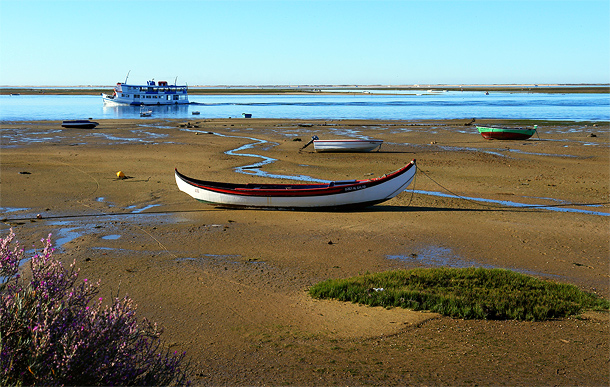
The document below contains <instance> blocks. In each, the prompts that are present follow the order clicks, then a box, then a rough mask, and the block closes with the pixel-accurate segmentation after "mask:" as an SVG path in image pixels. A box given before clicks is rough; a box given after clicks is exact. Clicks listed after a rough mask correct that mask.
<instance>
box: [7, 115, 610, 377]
mask: <svg viewBox="0 0 610 387" xmlns="http://www.w3.org/2000/svg"><path fill="white" fill-rule="evenodd" d="M143 123H146V124H147V125H146V126H142V125H141V124H143ZM184 123H186V121H179V120H174V121H172V120H158V121H157V120H146V121H142V120H102V121H100V126H98V127H97V128H96V129H93V130H85V129H63V128H61V127H60V124H61V123H60V122H20V123H8V122H4V123H2V144H1V145H2V152H1V179H2V180H1V185H0V187H1V203H0V207H2V210H3V212H4V213H3V215H2V218H4V219H3V223H2V229H3V231H2V232H3V235H5V234H6V232H8V229H9V228H10V227H13V229H14V230H15V232H16V233H17V236H18V239H19V240H20V241H21V242H22V244H23V245H25V246H31V245H32V244H33V243H36V242H37V241H38V240H40V239H41V238H43V237H45V236H46V235H47V234H48V233H53V240H54V241H55V243H56V245H58V247H59V249H58V252H57V256H58V257H61V259H62V260H64V261H65V262H72V261H73V260H76V263H77V266H78V267H80V268H81V273H82V276H83V278H91V279H100V280H101V281H102V285H101V286H102V296H104V297H109V296H110V294H111V293H114V294H116V292H117V290H118V291H119V292H120V293H121V294H125V293H127V294H128V295H130V296H131V297H132V298H133V299H134V300H135V302H136V303H137V304H138V312H139V315H140V316H142V317H144V316H145V317H147V318H149V319H151V320H153V321H155V322H158V323H159V324H160V325H162V326H163V327H164V328H165V333H164V337H165V340H166V341H167V342H168V343H169V344H170V345H172V348H173V349H175V350H177V351H186V352H187V354H188V355H189V357H190V358H191V359H192V360H193V363H194V366H195V369H196V371H197V375H195V376H194V378H193V380H194V383H195V384H207V385H338V384H342V385H343V384H345V385H365V384H376V385H407V384H416V385H422V384H424V385H475V384H479V385H481V384H482V385H491V384H493V385H497V384H507V385H591V386H593V385H607V384H608V380H609V377H610V375H609V371H608V353H609V345H608V337H609V336H608V335H609V333H610V329H609V320H608V315H607V314H599V313H588V314H586V315H585V316H582V317H580V318H569V319H562V320H558V321H549V322H543V323H531V322H514V321H463V320H456V319H451V318H446V317H441V316H438V315H436V314H431V313H418V312H411V311H407V310H398V309H393V310H383V309H380V308H369V307H364V306H357V305H352V304H344V303H339V302H332V301H316V300H312V299H310V298H309V297H308V296H307V294H306V290H307V288H308V287H309V286H311V285H312V284H315V283H317V282H319V281H321V280H324V279H327V278H341V277H350V276H354V275H358V274H359V273H365V272H367V271H368V272H377V271H383V270H391V269H399V268H414V267H433V266H436V265H445V266H457V267H460V266H469V265H473V264H476V265H483V266H486V267H502V268H510V269H514V270H519V271H521V272H525V273H528V274H532V275H536V276H539V277H542V278H546V279H551V280H556V281H560V282H565V283H571V284H575V285H577V286H579V287H580V288H582V289H584V290H587V291H591V292H595V293H597V294H599V295H601V296H604V297H609V296H610V287H609V277H610V276H609V273H610V269H609V219H610V218H609V217H608V216H602V215H600V214H595V212H597V213H602V214H608V213H610V206H609V205H608V202H609V197H608V194H609V192H610V188H609V184H610V176H609V175H610V153H609V148H610V130H609V128H608V124H607V123H598V124H596V125H595V126H593V124H591V123H574V122H562V123H557V122H556V123H551V122H537V123H538V125H539V136H540V140H539V139H538V137H534V138H532V139H530V140H527V141H509V142H500V141H488V140H484V139H483V138H482V137H481V136H480V135H479V134H478V133H476V129H475V128H474V127H473V126H465V125H464V123H465V121H461V120H455V121H408V122H400V121H389V122H383V121H367V122H365V121H331V120H326V121H312V120H261V119H232V120H230V119H226V120H205V119H203V118H201V119H198V120H191V121H190V126H191V128H186V127H180V125H182V124H184ZM528 124H533V123H532V122H530V123H528ZM195 126H196V127H195ZM313 134H316V135H318V136H319V137H320V138H323V139H324V138H344V137H347V136H350V135H353V134H361V135H367V136H369V137H371V138H380V139H383V140H384V141H385V142H384V144H383V146H382V148H381V150H380V151H379V152H373V153H367V154H320V153H314V152H313V149H311V148H307V149H305V150H304V151H302V152H299V148H300V147H302V146H303V145H304V144H305V142H306V141H308V140H309V138H310V137H311V135H313ZM592 134H594V135H595V137H592V136H591V135H592ZM297 139H300V140H301V141H297ZM261 140H262V141H261ZM246 144H255V145H253V146H252V148H251V149H244V150H241V151H236V152H235V153H236V154H227V153H225V152H227V151H230V150H232V149H236V148H239V147H241V146H243V145H246ZM238 154H242V156H240V155H238ZM243 154H250V155H261V156H264V157H269V158H272V159H274V160H275V161H274V162H272V163H270V164H268V165H266V166H264V167H263V171H265V172H267V173H271V174H277V175H307V176H311V177H315V178H320V179H325V180H342V179H348V178H368V177H376V176H381V175H383V174H384V173H387V172H391V171H393V170H395V169H397V168H399V167H401V166H403V165H404V164H406V163H407V162H409V161H410V160H412V159H417V163H418V167H419V172H418V175H417V178H416V181H415V183H414V184H413V185H412V186H410V187H409V190H408V191H405V192H403V193H401V194H400V195H398V196H397V197H396V198H394V199H392V200H390V201H388V202H386V203H383V204H380V205H376V206H374V207H371V208H369V209H366V210H361V211H353V212H298V211H256V210H227V209H217V208H214V207H211V206H206V205H204V204H201V203H199V202H197V201H195V200H194V199H192V198H190V197H189V196H187V195H186V194H184V193H182V192H180V191H179V190H178V189H177V187H176V183H175V180H174V175H173V169H174V167H177V168H178V169H179V170H180V171H181V172H183V173H185V174H186V175H188V176H192V177H196V178H201V179H206V180H219V181H232V182H251V181H259V182H265V181H278V180H276V179H270V178H265V177H258V176H248V175H245V174H238V173H235V172H234V168H235V167H238V166H244V165H248V164H252V163H255V162H257V161H260V160H261V159H260V158H257V157H247V156H243ZM117 171H123V172H124V173H125V174H126V175H127V176H128V179H124V180H120V179H117V177H116V172H117ZM412 189H415V190H418V191H427V192H439V193H445V194H447V193H449V192H451V193H454V194H457V195H459V196H462V197H468V198H483V199H490V200H496V201H504V202H515V203H523V204H531V205H554V206H557V205H559V207H554V209H555V210H558V209H563V210H571V209H575V210H582V211H584V212H564V211H552V210H548V209H541V208H535V207H529V208H518V207H509V206H504V205H501V204H498V203H496V202H489V201H487V202H481V201H475V200H466V199H463V198H452V197H442V196H433V195H427V194H422V193H415V192H413V191H412ZM574 203H577V204H587V203H600V204H599V205H598V206H595V207H590V206H583V205H576V204H574ZM37 214H40V215H41V216H42V219H36V215H37Z"/></svg>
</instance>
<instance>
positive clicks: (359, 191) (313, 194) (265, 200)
mask: <svg viewBox="0 0 610 387" xmlns="http://www.w3.org/2000/svg"><path fill="white" fill-rule="evenodd" d="M416 170H417V167H416V165H415V160H413V161H411V162H410V163H409V164H407V165H406V166H404V167H403V168H401V169H399V170H397V171H395V172H392V173H390V174H387V175H384V176H382V177H379V178H376V179H369V180H351V181H334V182H329V183H324V184H230V183H218V182H209V181H203V180H196V179H192V178H189V177H186V176H184V175H182V174H181V173H180V172H178V170H176V171H175V177H176V184H177V185H178V188H179V189H180V190H181V191H183V192H185V193H187V194H189V195H190V196H192V197H193V198H195V199H197V200H199V201H202V202H204V203H208V204H212V205H215V206H218V207H232V208H262V209H293V210H294V209H297V210H298V209H300V210H323V209H349V208H361V207H367V206H371V205H374V204H378V203H381V202H384V201H386V200H389V199H391V198H393V197H394V196H396V195H398V194H399V193H401V192H402V191H404V190H405V189H406V188H407V187H408V186H409V184H411V182H412V181H413V179H414V178H415V172H416Z"/></svg>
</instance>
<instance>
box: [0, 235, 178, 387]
mask: <svg viewBox="0 0 610 387" xmlns="http://www.w3.org/2000/svg"><path fill="white" fill-rule="evenodd" d="M14 237H15V234H14V233H13V231H12V230H11V231H10V234H9V235H8V236H7V237H5V238H0V354H1V356H0V385H4V386H8V385H10V386H22V385H72V386H74V385H88V386H89V385H105V386H110V385H124V386H128V385H151V386H152V385H164V386H167V385H184V384H188V381H187V370H188V369H189V367H188V363H187V362H185V361H184V358H185V354H184V353H182V354H176V353H170V352H169V350H167V349H163V348H164V346H163V344H162V342H161V340H160V337H159V336H160V334H161V332H160V330H159V329H158V328H157V326H156V324H152V323H150V322H148V321H147V320H146V319H144V320H143V321H141V322H140V323H138V321H137V319H136V315H135V307H134V306H133V304H132V301H131V300H130V299H129V298H128V297H124V298H122V299H119V298H115V299H114V301H113V302H112V303H111V305H107V306H103V305H102V299H101V298H98V297H97V295H98V286H99V283H98V284H91V283H90V282H89V281H87V280H86V279H84V280H82V281H78V271H77V270H76V269H75V268H74V264H72V265H71V266H70V268H69V269H65V268H64V267H63V266H62V264H61V263H60V262H59V261H58V260H56V259H55V258H53V248H52V245H51V236H50V235H49V237H48V238H47V239H46V240H44V239H43V240H42V242H43V243H44V249H43V250H42V252H39V253H35V254H34V255H33V256H32V257H31V259H30V260H29V265H30V269H31V278H29V279H28V280H25V279H23V278H22V276H20V275H19V274H18V271H19V266H20V263H21V262H22V261H23V260H24V251H23V250H22V249H20V248H19V244H18V243H16V242H15V243H14V245H15V246H14V247H13V248H11V244H12V242H13V239H14ZM29 276H30V275H28V277H29Z"/></svg>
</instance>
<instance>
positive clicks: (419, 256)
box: [386, 246, 558, 277]
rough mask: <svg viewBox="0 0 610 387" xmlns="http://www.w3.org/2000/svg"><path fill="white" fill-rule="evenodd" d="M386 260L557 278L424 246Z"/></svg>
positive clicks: (448, 250)
mask: <svg viewBox="0 0 610 387" xmlns="http://www.w3.org/2000/svg"><path fill="white" fill-rule="evenodd" d="M386 258H387V259H392V260H399V261H403V262H409V263H417V264H421V265H424V266H436V267H450V268H458V269H461V268H467V267H481V268H484V269H508V270H512V271H516V272H519V273H522V274H529V275H536V276H545V277H558V276H556V275H552V274H546V273H538V272H534V271H530V270H524V269H517V268H505V267H498V266H493V265H485V264H481V263H478V262H475V261H466V260H464V259H463V258H462V257H460V256H459V255H456V254H455V253H454V252H453V251H452V250H451V249H449V248H447V247H441V246H426V247H424V248H422V249H421V250H419V251H418V252H417V253H411V254H408V255H387V256H386Z"/></svg>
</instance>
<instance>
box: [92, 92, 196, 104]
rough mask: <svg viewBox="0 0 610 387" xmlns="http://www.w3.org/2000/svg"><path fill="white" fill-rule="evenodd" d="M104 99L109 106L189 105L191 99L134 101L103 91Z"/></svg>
mask: <svg viewBox="0 0 610 387" xmlns="http://www.w3.org/2000/svg"><path fill="white" fill-rule="evenodd" d="M102 101H103V102H104V105H109V106H113V105H121V106H159V105H161V106H163V105H170V106H173V105H188V104H189V101H188V100H178V101H167V100H161V99H160V100H158V101H154V102H148V101H133V100H131V99H126V98H124V99H121V98H120V97H114V98H113V97H112V96H110V95H108V94H103V93H102Z"/></svg>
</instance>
